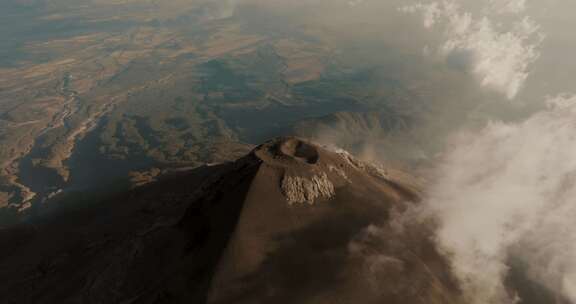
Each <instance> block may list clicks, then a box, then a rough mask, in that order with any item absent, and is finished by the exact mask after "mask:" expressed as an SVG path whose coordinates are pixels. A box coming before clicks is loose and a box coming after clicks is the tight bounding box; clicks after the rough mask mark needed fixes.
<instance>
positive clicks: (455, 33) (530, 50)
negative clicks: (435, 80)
mask: <svg viewBox="0 0 576 304" xmlns="http://www.w3.org/2000/svg"><path fill="white" fill-rule="evenodd" d="M524 7H525V4H524V1H518V0H509V1H503V0H500V1H496V0H491V1H490V2H489V5H488V12H489V14H486V15H484V16H475V15H474V14H473V13H472V12H468V11H466V10H464V9H463V8H462V7H461V6H460V5H459V4H458V3H457V2H456V1H454V0H443V1H436V2H428V3H420V4H416V5H411V6H407V7H404V8H403V9H402V10H403V11H405V12H411V13H415V12H421V13H422V16H423V20H424V26H425V27H426V28H429V29H433V28H441V29H443V36H444V41H443V42H442V44H441V46H440V47H439V52H440V54H441V55H442V56H444V57H446V58H448V59H449V58H451V57H453V56H457V57H459V58H467V60H468V61H469V62H467V65H468V66H469V67H470V70H471V71H472V72H473V73H474V74H475V75H476V76H477V77H478V79H479V81H480V83H481V84H482V85H483V86H484V87H487V88H490V89H493V90H495V91H498V92H501V93H503V94H505V95H506V97H508V98H509V99H513V98H515V97H516V96H517V94H518V93H519V92H520V90H521V88H522V86H523V85H524V83H525V81H526V79H527V78H528V76H529V68H530V65H531V64H532V63H534V62H535V61H536V60H537V59H538V57H539V56H540V53H539V51H538V48H539V46H540V44H541V42H542V38H543V35H542V34H541V33H540V28H539V26H538V25H537V24H535V23H534V22H533V21H532V20H531V19H530V18H529V17H527V16H524V17H522V16H518V17H517V18H516V20H515V21H513V22H512V24H509V25H508V26H505V25H504V24H501V23H497V22H495V21H493V19H492V18H491V15H496V14H498V13H501V12H514V13H520V12H522V11H523V10H524Z"/></svg>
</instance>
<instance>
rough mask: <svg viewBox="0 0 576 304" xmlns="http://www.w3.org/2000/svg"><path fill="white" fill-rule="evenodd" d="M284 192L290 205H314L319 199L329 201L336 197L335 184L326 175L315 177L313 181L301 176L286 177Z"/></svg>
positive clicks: (283, 180) (283, 181)
mask: <svg viewBox="0 0 576 304" xmlns="http://www.w3.org/2000/svg"><path fill="white" fill-rule="evenodd" d="M282 192H283V193H284V195H286V199H287V200H288V203H289V204H297V203H300V204H305V203H307V204H310V205H312V204H314V202H315V201H316V200H318V199H329V198H331V197H332V196H334V195H335V192H334V184H332V182H331V181H330V180H329V179H328V176H327V175H326V173H321V174H320V175H314V176H312V178H311V179H308V178H306V177H300V176H284V178H283V179H282Z"/></svg>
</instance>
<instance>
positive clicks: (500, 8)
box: [490, 0, 526, 14]
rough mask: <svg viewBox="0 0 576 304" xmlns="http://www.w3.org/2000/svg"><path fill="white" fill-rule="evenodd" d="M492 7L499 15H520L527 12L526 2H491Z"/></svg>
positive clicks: (506, 0) (505, 0)
mask: <svg viewBox="0 0 576 304" xmlns="http://www.w3.org/2000/svg"><path fill="white" fill-rule="evenodd" d="M490 5H491V9H492V10H493V11H495V12H499V13H510V14H519V13H522V12H524V11H525V10H526V0H490Z"/></svg>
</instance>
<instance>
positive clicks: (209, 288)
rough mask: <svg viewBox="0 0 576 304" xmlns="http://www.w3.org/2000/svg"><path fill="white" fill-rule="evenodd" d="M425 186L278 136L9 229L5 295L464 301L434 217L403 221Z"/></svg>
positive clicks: (0, 259)
mask: <svg viewBox="0 0 576 304" xmlns="http://www.w3.org/2000/svg"><path fill="white" fill-rule="evenodd" d="M397 176H398V178H397ZM417 184H418V183H417V182H416V181H415V180H413V179H410V178H409V176H408V175H400V174H397V173H396V172H395V171H392V170H388V169H378V168H375V167H373V166H371V165H368V164H365V163H362V162H360V161H357V160H355V159H354V158H352V157H351V156H350V155H348V154H346V153H343V152H334V151H329V150H326V149H323V148H321V147H318V146H316V145H314V144H312V143H309V142H305V141H303V140H300V139H298V138H281V139H276V140H273V141H270V142H268V143H266V144H263V145H261V146H259V147H258V148H256V149H255V150H254V151H253V152H252V153H250V154H249V155H247V156H246V157H244V158H241V159H239V160H238V161H236V162H234V163H228V164H222V165H218V166H212V167H204V168H200V169H198V170H195V171H192V172H189V173H181V174H180V175H179V176H175V177H173V178H171V179H168V180H163V181H162V180H161V181H159V182H156V183H153V184H150V185H147V186H145V187H143V188H138V189H135V190H133V191H132V192H130V193H127V194H126V195H124V196H121V197H118V198H116V199H114V200H111V201H110V202H109V203H107V204H104V205H99V206H98V207H97V208H85V209H82V210H81V211H77V212H73V213H68V214H62V215H60V216H59V217H57V218H56V219H55V220H52V221H48V222H44V223H42V224H37V225H27V226H21V227H12V228H6V229H2V230H0V246H2V248H3V250H2V252H0V269H1V270H2V271H0V282H2V284H0V302H1V303H18V304H20V303H211V304H212V303H213V304H220V303H222V304H227V303H240V304H243V303H251V304H252V303H281V304H282V303H285V304H288V303H320V304H322V303H403V304H404V303H426V304H430V303H443V304H444V303H462V302H461V301H460V299H459V292H458V287H457V285H456V283H455V282H454V280H453V279H452V277H451V275H450V272H449V268H448V266H447V263H446V261H445V260H444V258H443V257H442V256H441V255H440V254H439V253H438V252H437V251H436V249H435V247H434V244H433V242H432V241H431V240H430V235H429V233H430V230H428V227H426V226H425V225H421V224H414V225H413V224H412V223H410V222H409V221H405V220H404V218H405V217H404V216H403V214H404V213H405V212H406V211H407V210H410V209H411V208H410V207H411V206H413V205H414V204H417V201H418V198H419V197H420V194H419V192H418V191H417V188H418V186H417Z"/></svg>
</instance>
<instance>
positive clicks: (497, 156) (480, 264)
mask: <svg viewBox="0 0 576 304" xmlns="http://www.w3.org/2000/svg"><path fill="white" fill-rule="evenodd" d="M548 104H549V109H548V110H546V111H543V112H540V113H537V114H535V115H534V116H533V117H531V118H529V119H527V120H526V121H524V122H522V123H519V124H516V125H510V124H503V123H492V124H490V125H488V126H487V127H486V128H484V129H483V130H482V131H481V132H478V133H468V134H461V136H460V137H459V138H458V139H457V140H455V142H454V143H453V144H454V146H453V150H452V151H450V152H449V153H447V155H446V158H445V160H444V161H443V162H442V164H441V166H440V168H439V170H438V172H437V174H438V178H437V181H436V182H435V185H434V186H433V187H432V189H431V191H430V197H429V199H428V200H427V206H428V207H430V210H431V211H432V213H433V214H434V216H435V217H436V218H437V219H438V223H439V230H438V235H437V238H438V239H437V240H438V244H439V245H440V247H441V248H442V250H443V251H445V252H446V254H447V255H449V256H450V257H451V261H452V264H453V270H454V273H455V275H456V276H457V277H458V278H459V280H460V282H461V284H462V287H463V290H464V292H465V294H466V296H467V300H468V302H469V303H473V304H476V303H477V304H487V303H497V304H502V303H514V302H515V300H516V299H515V298H514V295H510V294H508V292H507V290H506V288H505V286H504V280H505V277H506V275H507V273H508V270H509V266H508V265H507V262H508V261H509V258H510V257H514V258H516V259H519V260H521V261H524V262H525V264H526V265H528V269H527V272H528V275H529V276H530V277H531V278H532V279H533V280H535V281H537V282H540V283H541V284H542V285H544V286H546V287H548V288H549V289H550V290H553V291H556V292H558V293H560V294H562V295H564V296H565V297H567V298H568V299H570V300H571V301H572V303H576V228H575V227H574V219H575V218H576V157H574V155H576V97H571V96H559V97H556V98H552V99H550V100H549V101H548Z"/></svg>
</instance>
